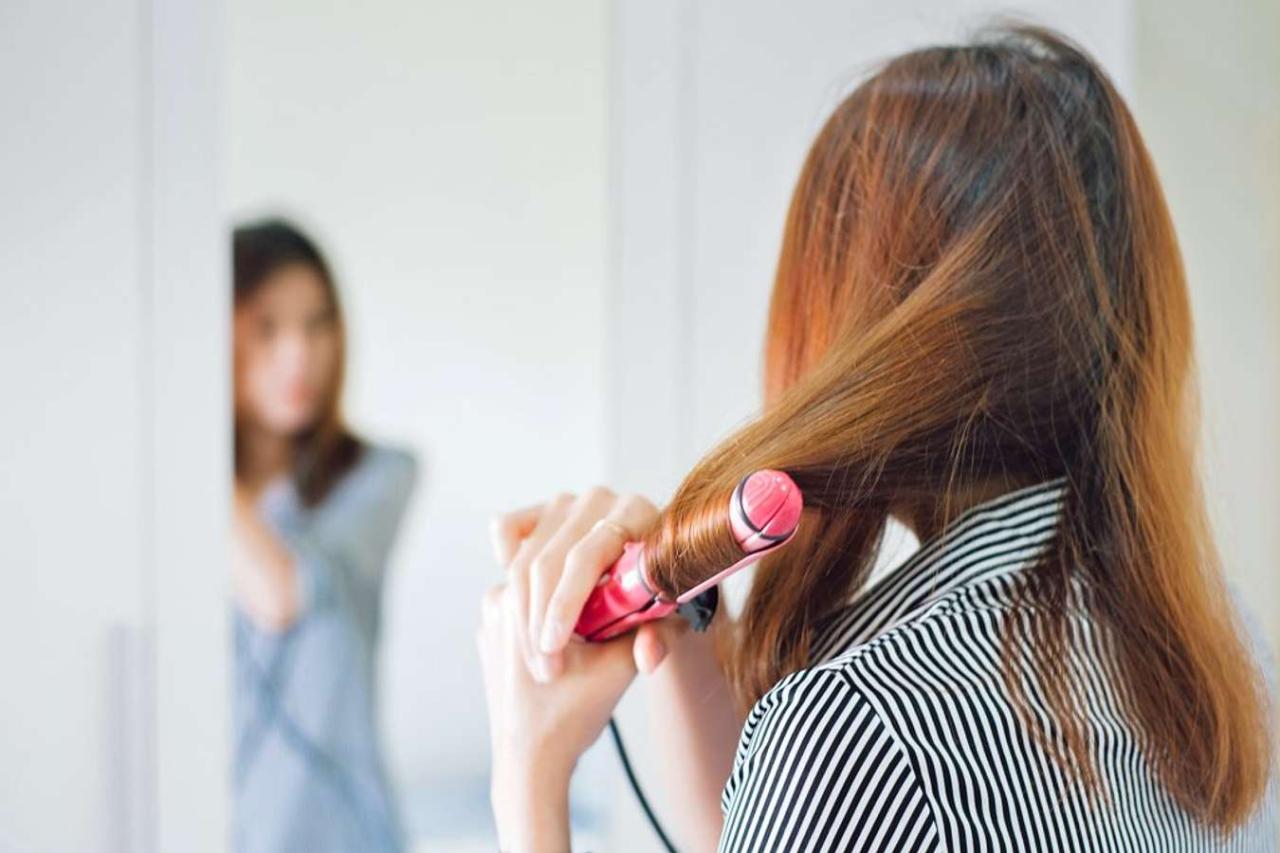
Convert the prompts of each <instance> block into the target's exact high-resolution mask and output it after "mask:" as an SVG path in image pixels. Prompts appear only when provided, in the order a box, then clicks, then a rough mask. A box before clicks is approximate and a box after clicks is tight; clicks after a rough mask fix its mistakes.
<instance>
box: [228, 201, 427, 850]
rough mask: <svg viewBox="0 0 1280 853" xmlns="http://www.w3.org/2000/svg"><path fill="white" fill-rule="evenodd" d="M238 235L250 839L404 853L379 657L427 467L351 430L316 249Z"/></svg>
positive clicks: (241, 740) (325, 277) (242, 831)
mask: <svg viewBox="0 0 1280 853" xmlns="http://www.w3.org/2000/svg"><path fill="white" fill-rule="evenodd" d="M233 242H234V279H235V317H234V330H235V467H236V470H235V507H234V516H233V517H234V524H233V537H232V543H233V549H232V552H233V562H232V582H233V588H234V592H235V602H236V605H237V606H236V613H235V637H236V714H235V722H236V761H235V821H236V822H235V838H236V846H237V849H241V850H272V851H274V850H309V851H311V850H357V849H358V850H399V849H400V847H401V842H400V834H399V830H398V827H397V822H396V815H395V809H394V803H393V801H392V796H391V792H390V790H389V788H388V785H387V780H386V777H385V774H384V772H383V768H382V762H381V759H380V758H379V754H378V745H377V738H376V735H375V729H374V722H375V714H374V707H373V697H374V658H375V655H374V652H375V650H376V647H377V641H378V622H379V619H378V613H379V600H380V597H381V593H382V577H383V573H384V570H385V568H386V564H387V558H388V554H389V552H390V549H391V545H392V542H393V540H394V538H395V534H396V529H397V527H398V526H399V523H400V519H401V517H402V516H403V514H404V509H405V504H406V502H407V501H408V498H409V494H410V491H411V490H412V487H413V482H414V478H415V466H414V462H413V459H412V457H410V456H409V455H407V454H406V453H403V452H401V451H398V450H392V449H389V448H385V447H378V446H376V445H373V444H369V443H367V442H364V441H361V440H360V439H358V438H357V437H356V436H354V435H353V434H352V433H351V432H350V431H349V430H348V429H347V427H346V426H345V425H344V424H343V421H342V418H341V415H340V413H339V409H338V403H339V399H340V397H341V392H342V375H343V352H344V334H343V325H342V316H341V313H340V310H339V306H338V299H337V292H336V290H335V288H334V283H333V278H332V276H331V275H330V273H329V267H328V265H327V264H326V263H325V261H324V258H323V257H322V256H321V254H320V252H319V250H318V249H317V248H316V246H315V245H314V244H313V243H312V242H311V241H310V240H309V239H307V237H305V236H304V235H303V234H302V233H300V232H299V231H298V230H297V229H295V228H294V227H293V226H291V225H289V224H288V223H285V222H280V221H268V222H259V223H253V224H250V225H246V226H244V227H241V228H237V229H236V231H235V236H234V241H233Z"/></svg>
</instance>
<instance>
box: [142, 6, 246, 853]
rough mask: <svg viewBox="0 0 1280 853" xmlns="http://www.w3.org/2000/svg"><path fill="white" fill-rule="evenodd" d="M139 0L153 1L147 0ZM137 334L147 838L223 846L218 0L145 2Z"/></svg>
mask: <svg viewBox="0 0 1280 853" xmlns="http://www.w3.org/2000/svg"><path fill="white" fill-rule="evenodd" d="M144 2H145V0H144ZM146 13H147V14H146V15H145V17H144V26H145V27H149V32H148V33H147V34H146V37H145V38H144V41H145V42H147V43H148V48H149V49H148V53H149V60H148V63H147V65H148V70H147V72H146V77H147V78H148V83H147V91H146V93H145V95H146V96H145V97H144V102H145V103H146V104H147V109H146V112H147V113H148V116H147V121H148V124H149V127H148V128H147V133H146V135H145V137H144V138H145V139H146V146H147V148H148V149H149V151H148V153H149V158H148V163H147V168H146V177H145V179H144V180H145V181H146V182H147V183H148V184H149V186H148V187H147V190H146V194H145V199H146V200H145V201H144V205H145V206H146V208H147V210H146V212H145V220H144V228H143V230H144V235H145V236H144V240H146V241H147V244H148V249H149V252H148V254H147V256H146V258H147V261H148V262H149V263H148V266H147V274H146V275H144V280H143V288H144V302H145V305H146V307H145V308H144V313H145V315H146V316H145V318H144V323H145V324H144V327H143V332H144V336H145V338H146V345H145V348H144V350H143V356H142V358H143V361H144V364H143V394H144V396H143V402H144V406H145V407H146V410H147V416H146V417H145V418H144V423H147V424H148V429H149V431H150V434H149V435H148V436H146V437H145V439H146V441H147V444H146V447H145V454H144V461H145V465H146V466H147V472H146V477H145V479H146V485H145V486H144V488H145V489H146V492H147V494H145V495H144V499H145V501H146V508H145V510H144V513H145V515H146V518H147V530H146V536H147V539H146V541H147V543H148V545H149V548H148V551H147V556H148V565H147V573H146V576H147V581H148V582H147V583H146V587H147V589H146V590H145V591H144V593H143V594H144V604H145V605H146V607H147V608H148V609H144V613H148V612H149V614H150V619H149V621H150V626H151V631H150V635H151V638H152V643H151V648H152V650H153V654H154V656H153V658H152V660H151V664H152V665H151V675H152V676H153V679H152V685H151V687H152V697H153V705H152V707H153V715H154V716H153V721H154V727H153V729H152V733H153V734H152V743H151V755H152V774H153V775H152V778H151V780H150V787H151V796H150V797H149V799H150V801H151V803H152V804H153V806H154V809H155V811H154V814H153V815H152V823H151V825H152V826H153V827H154V830H153V832H154V835H153V836H152V838H151V839H149V842H150V844H149V846H152V847H153V848H154V849H157V850H189V851H197V850H211V851H213V850H219V851H221V850H226V849H227V848H228V846H229V841H230V836H229V833H228V828H229V820H228V813H229V808H228V804H229V799H230V797H229V787H228V780H229V773H228V769H229V767H230V755H231V749H230V739H229V733H230V722H229V708H230V700H229V687H230V677H229V668H228V659H229V653H230V638H229V632H228V630H227V619H228V617H227V603H226V602H227V600H228V599H227V590H226V586H227V585H226V577H227V565H228V562H229V557H228V551H227V538H228V531H229V507H230V471H231V459H230V427H229V423H230V415H229V412H230V392H229V385H230V383H229V365H230V356H229V345H228V342H229V338H230V319H229V314H230V308H229V306H230V296H229V292H230V290H229V285H228V284H227V275H228V274H227V267H228V264H227V261H226V254H227V252H226V245H225V244H226V239H225V236H224V230H225V229H224V223H223V221H222V209H221V199H220V194H219V188H220V185H221V178H222V174H221V172H222V169H221V164H220V160H219V149H220V145H219V133H220V126H221V122H220V107H221V104H220V88H221V87H220V80H221V64H220V63H221V58H222V4H221V3H220V2H217V0H150V5H149V7H147V8H146Z"/></svg>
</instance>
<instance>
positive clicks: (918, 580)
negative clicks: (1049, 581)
mask: <svg viewBox="0 0 1280 853" xmlns="http://www.w3.org/2000/svg"><path fill="white" fill-rule="evenodd" d="M1066 490H1067V485H1066V478H1065V477H1057V478H1054V479H1052V480H1046V481H1044V482H1042V483H1039V484H1037V485H1034V486H1029V487H1027V488H1023V489H1018V490H1016V491H1012V492H1008V493H1006V494H1003V495H1001V496H999V497H997V498H993V499H991V500H989V501H985V502H983V503H981V504H978V505H976V506H974V507H971V508H970V509H968V510H966V511H965V512H964V513H962V514H961V515H959V516H958V517H956V519H955V520H953V521H952V522H951V524H950V525H948V526H947V528H946V529H945V530H944V531H943V532H942V533H940V534H939V535H938V536H936V537H934V538H933V539H931V540H929V541H927V542H924V543H923V544H922V545H921V546H920V548H919V549H918V550H917V551H916V552H915V553H913V554H912V555H911V556H910V557H908V558H907V559H906V560H905V561H904V562H903V563H902V564H901V565H900V566H898V567H897V568H895V569H893V570H892V571H890V572H889V573H888V574H887V575H885V576H884V578H883V579H881V580H880V581H879V582H878V583H876V584H875V585H873V586H872V587H871V588H869V589H867V590H866V591H865V592H863V593H862V594H860V595H859V596H858V597H857V598H855V599H854V600H853V602H852V603H851V604H850V605H849V606H847V607H845V608H843V609H842V610H840V611H837V612H836V613H834V614H832V615H831V616H829V617H828V618H827V620H825V621H824V623H823V624H822V625H821V626H820V629H819V639H818V640H817V642H816V643H815V644H814V653H813V654H812V655H811V658H812V660H813V661H814V662H815V663H816V662H819V661H822V660H826V659H827V658H829V657H831V656H832V655H833V654H838V653H839V652H841V651H843V650H844V649H845V648H847V647H849V646H850V645H853V644H857V643H863V642H866V641H868V640H870V639H871V638H872V637H875V636H876V635H878V634H880V633H883V632H884V631H885V630H887V629H888V628H889V627H891V626H892V625H893V624H895V623H897V622H899V621H901V620H902V619H904V618H906V617H907V616H909V615H911V614H912V613H915V612H917V611H919V610H920V609H921V608H924V607H927V606H929V605H930V604H932V603H933V602H935V601H937V600H938V599H940V598H942V597H943V596H944V595H947V594H948V593H950V592H952V591H953V590H956V589H959V588H961V587H965V586H969V585H972V584H976V583H981V582H984V581H987V580H990V579H993V578H997V577H1003V576H1007V575H1009V574H1011V573H1013V572H1016V571H1018V570H1020V569H1023V568H1025V567H1027V566H1030V565H1032V564H1034V563H1035V561H1036V560H1037V559H1038V558H1039V557H1041V556H1042V555H1043V554H1044V552H1045V549H1046V548H1047V547H1048V545H1049V544H1050V543H1051V542H1052V540H1053V538H1054V535H1055V533H1056V531H1057V528H1058V522H1059V520H1060V518H1061V514H1062V503H1063V498H1064V497H1065V494H1066Z"/></svg>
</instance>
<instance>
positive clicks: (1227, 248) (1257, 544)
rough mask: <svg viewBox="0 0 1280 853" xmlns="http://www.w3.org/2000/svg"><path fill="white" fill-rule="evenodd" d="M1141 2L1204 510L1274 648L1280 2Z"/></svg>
mask: <svg viewBox="0 0 1280 853" xmlns="http://www.w3.org/2000/svg"><path fill="white" fill-rule="evenodd" d="M1137 5H1138V15H1139V17H1138V21H1139V25H1138V26H1137V27H1136V28H1135V33H1136V44H1135V50H1136V56H1137V70H1138V75H1137V87H1136V88H1137V92H1136V97H1135V99H1134V104H1133V106H1134V111H1135V113H1136V115H1137V118H1138V122H1139V124H1140V126H1141V128H1142V131H1143V133H1144V135H1145V137H1146V140H1147V144H1148V146H1149V147H1150V149H1151V152H1152V156H1154V157H1155V160H1156V167H1157V168H1158V169H1159V171H1160V179H1161V182H1162V184H1163V185H1164V189H1165V193H1166V194H1167V196H1168V200H1169V204H1170V206H1171V207H1172V209H1173V217H1174V221H1175V223H1176V225H1177V228H1178V237H1179V240H1180V241H1181V244H1182V252H1183V258H1184V260H1185V261H1186V265H1187V277H1188V279H1189V281H1190V285H1191V297H1192V307H1193V310H1194V313H1195V321H1196V345H1197V348H1198V350H1199V353H1198V355H1199V361H1200V376H1201V394H1202V397H1203V420H1204V434H1205V466H1204V467H1205V483H1206V489H1207V491H1208V493H1209V497H1210V508H1211V510H1212V512H1213V520H1214V523H1215V525H1216V528H1217V531H1218V541H1219V545H1220V550H1221V552H1222V557H1223V561H1224V564H1225V566H1226V569H1227V572H1228V574H1230V575H1231V576H1232V578H1233V579H1234V581H1235V582H1236V584H1237V586H1238V588H1239V589H1240V591H1241V592H1243V593H1244V595H1245V599H1246V601H1248V602H1249V604H1250V606H1251V607H1252V608H1253V610H1254V615H1255V616H1256V617H1258V618H1259V619H1260V620H1261V621H1262V623H1263V625H1264V627H1265V629H1266V630H1267V632H1268V634H1269V636H1270V639H1271V643H1272V645H1273V647H1280V572H1277V571H1276V568H1275V566H1276V554H1277V553H1280V525H1278V524H1277V523H1276V520H1277V519H1278V518H1280V442H1278V441H1277V435H1278V434H1280V433H1278V431H1277V426H1278V425H1280V379H1278V378H1277V377H1280V334H1278V332H1280V53H1278V52H1277V51H1276V48H1275V46H1276V43H1277V41H1278V40H1280V5H1278V4H1276V3H1275V2H1272V0H1238V2H1234V3H1226V4H1214V5H1206V4H1202V3H1197V2H1191V0H1186V2H1183V0H1178V2H1165V0H1161V2H1156V1H1155V0H1141V2H1139V3H1138V4H1137Z"/></svg>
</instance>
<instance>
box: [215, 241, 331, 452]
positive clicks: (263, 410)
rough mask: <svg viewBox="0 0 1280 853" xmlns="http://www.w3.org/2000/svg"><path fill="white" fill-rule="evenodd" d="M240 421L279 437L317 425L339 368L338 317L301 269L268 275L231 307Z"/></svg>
mask: <svg viewBox="0 0 1280 853" xmlns="http://www.w3.org/2000/svg"><path fill="white" fill-rule="evenodd" d="M234 328H235V401H236V416H237V420H239V421H242V422H247V423H249V424H252V425H253V426H256V427H258V428H260V429H265V430H268V431H270V432H273V433H276V434H279V435H294V434H296V433H298V432H299V431H301V430H303V429H306V428H307V427H309V426H311V425H312V424H313V423H315V421H316V419H317V418H318V417H319V415H320V410H321V406H322V405H324V403H325V401H326V399H327V397H328V394H329V391H330V388H331V387H332V385H333V383H334V381H335V379H336V377H337V370H338V359H339V357H340V353H339V350H340V341H339V330H338V321H337V314H336V311H335V310H334V305H333V303H332V301H331V300H330V299H329V294H328V291H327V289H326V288H325V285H324V281H323V280H322V279H321V278H320V275H319V274H318V273H317V272H316V271H315V270H314V269H312V268H311V267H310V266H307V265H305V264H291V265H289V266H286V267H283V268H281V269H280V270H278V271H277V272H275V273H273V274H272V275H271V277H270V278H268V279H267V280H266V281H264V282H263V283H262V284H261V285H260V286H259V287H258V289H257V291H256V292H254V293H253V294H252V295H251V296H249V297H248V298H246V299H244V300H243V301H242V302H241V304H240V305H238V306H237V307H236V310H235V321H234Z"/></svg>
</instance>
